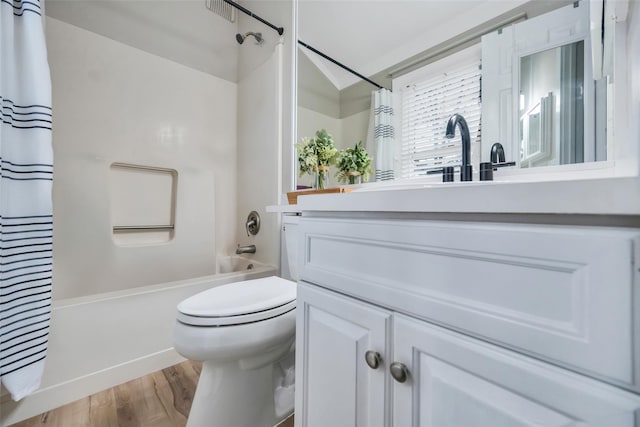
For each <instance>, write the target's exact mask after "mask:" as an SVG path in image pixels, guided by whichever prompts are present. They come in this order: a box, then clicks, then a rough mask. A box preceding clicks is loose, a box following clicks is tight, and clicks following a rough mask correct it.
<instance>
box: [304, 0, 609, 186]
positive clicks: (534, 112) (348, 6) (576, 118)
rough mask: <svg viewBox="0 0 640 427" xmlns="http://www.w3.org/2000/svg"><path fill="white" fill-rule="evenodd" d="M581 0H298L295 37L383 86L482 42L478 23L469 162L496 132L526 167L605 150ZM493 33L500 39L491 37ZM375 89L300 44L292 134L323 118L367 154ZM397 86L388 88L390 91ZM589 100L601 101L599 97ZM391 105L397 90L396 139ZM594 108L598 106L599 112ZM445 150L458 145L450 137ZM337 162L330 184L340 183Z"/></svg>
mask: <svg viewBox="0 0 640 427" xmlns="http://www.w3.org/2000/svg"><path fill="white" fill-rule="evenodd" d="M588 9H589V5H588V2H586V1H580V2H576V3H574V2H569V1H562V2H555V1H538V0H536V1H531V2H528V3H525V4H521V5H520V6H518V7H516V8H514V7H513V3H510V2H494V1H491V0H461V1H459V2H451V1H446V0H430V1H401V2H397V1H390V0H389V1H385V0H381V1H351V0H342V1H337V0H336V1H334V0H299V4H298V17H299V18H298V28H299V39H300V40H302V41H304V42H305V43H307V44H309V45H311V46H313V47H315V48H317V49H318V50H321V51H322V52H324V53H325V54H327V55H329V56H331V57H332V58H334V59H336V60H337V61H339V62H343V63H344V64H345V65H347V66H349V67H351V68H353V69H354V70H356V71H357V72H359V73H361V74H363V75H365V76H367V77H369V78H370V79H372V80H374V81H375V82H376V83H378V84H380V85H382V86H385V87H386V88H388V89H390V88H391V87H392V82H393V80H394V79H397V78H399V77H402V76H404V75H407V74H408V73H409V72H411V73H413V72H414V71H416V70H418V71H419V70H420V69H421V68H422V67H424V66H426V65H431V66H432V68H437V67H434V65H437V64H438V62H439V61H440V60H443V59H444V60H446V58H448V57H449V56H450V55H452V54H454V53H457V52H461V51H463V50H464V49H466V48H467V47H469V46H474V45H475V46H478V45H479V44H480V35H482V34H486V35H485V36H484V37H482V80H481V81H482V90H481V93H482V100H481V103H482V114H481V117H482V121H481V132H480V131H478V132H476V133H475V134H473V135H472V136H471V139H472V153H471V157H472V163H473V168H474V171H478V168H479V166H478V163H479V162H481V161H483V162H484V161H489V156H490V147H491V146H492V145H493V144H494V143H495V142H501V143H502V144H503V146H504V147H505V154H506V157H507V158H506V160H507V162H509V161H516V162H517V166H516V167H522V168H533V167H540V166H553V165H565V164H571V163H582V162H592V161H598V160H605V159H606V152H607V147H606V135H605V134H604V133H603V129H605V128H606V127H605V126H604V124H606V96H607V95H606V94H607V84H606V83H604V84H600V86H598V85H599V84H594V83H593V78H592V72H591V70H590V67H591V51H590V50H591V45H590V42H589V37H590V33H589V27H590V22H589V11H588ZM525 18H526V19H525ZM320 22H331V25H319V23H320ZM498 29H499V30H500V31H498ZM485 38H486V39H488V40H487V41H485ZM506 39H508V40H509V42H508V46H507V45H505V44H504V41H505V40H506ZM485 42H486V43H489V45H488V46H489V47H488V48H487V49H488V50H493V52H494V53H495V54H494V57H493V58H489V59H490V60H492V61H494V62H495V64H496V65H495V66H493V65H491V64H488V63H485V60H487V58H485V52H484V51H485ZM494 42H496V43H503V44H502V45H500V44H499V45H497V47H496V45H491V43H494ZM506 58H508V59H507V60H505V59H506ZM447 71H448V70H445V71H443V73H444V74H446V73H447ZM488 80H494V81H495V84H494V86H493V87H492V86H491V84H489V86H487V85H485V82H486V81H488ZM602 88H604V91H602ZM374 90H375V87H374V86H372V85H370V84H368V83H366V82H364V81H362V80H360V79H358V78H355V77H353V75H350V74H348V73H347V72H345V71H343V70H342V69H340V68H338V67H337V66H336V65H334V64H332V63H330V62H328V61H325V60H323V59H321V58H319V57H317V55H314V53H312V52H310V51H309V50H306V49H305V48H304V47H299V50H298V127H297V137H296V141H300V140H301V139H302V137H305V136H312V135H313V134H314V133H315V131H316V130H318V129H326V130H327V131H329V133H331V134H332V135H333V136H334V140H335V142H336V148H338V149H342V148H346V147H349V146H352V145H354V144H355V143H356V142H358V141H360V140H361V141H363V143H365V146H366V148H367V150H368V151H369V153H370V154H375V149H372V147H371V146H370V145H369V144H368V141H367V140H368V138H370V135H371V131H370V129H369V127H370V126H369V120H370V116H371V115H372V114H371V92H372V91H374ZM397 92H398V91H396V90H395V88H394V93H393V96H394V98H395V97H396V95H397ZM596 94H598V97H596ZM492 97H493V100H492ZM495 99H497V101H496V100H495ZM596 104H599V105H605V107H599V108H598V109H596V108H595V105H596ZM396 106H397V103H396V101H395V100H394V110H395V114H396V128H395V134H396V141H395V143H396V145H398V144H400V143H401V141H400V140H399V138H402V137H403V136H402V135H399V134H400V133H401V132H400V130H399V125H398V124H399V123H401V121H402V117H399V113H400V112H399V108H396ZM597 110H600V111H603V113H601V114H600V115H599V116H598V117H596V111H597ZM505 112H508V114H507V113H505ZM592 118H593V119H592ZM594 123H598V124H595V125H594ZM445 124H446V123H442V125H443V128H444V125H445ZM492 127H494V129H492ZM442 133H443V132H442ZM438 135H439V133H438ZM596 135H599V136H598V137H596ZM600 136H604V137H603V138H601V137H600ZM441 137H442V141H443V142H445V138H444V134H443V135H442V136H441ZM596 139H597V140H598V144H596ZM452 141H453V140H452ZM455 141H456V142H457V141H458V139H457V137H456V140H455ZM449 142H450V141H449ZM447 145H448V146H450V145H451V144H447ZM450 150H451V151H452V154H456V155H457V152H458V149H457V148H456V149H455V150H453V149H451V148H450ZM454 151H455V153H454ZM603 153H604V154H603ZM402 155H403V153H401V152H400V150H399V149H398V150H397V151H396V169H395V172H396V175H395V176H396V178H403V177H404V176H406V173H405V170H403V168H402V167H400V163H399V162H398V159H397V157H399V156H402ZM447 155H449V154H447ZM374 163H375V159H374ZM295 169H296V170H298V167H297V164H296V165H295ZM334 173H335V172H332V173H331V175H330V182H329V185H335V184H337V182H336V180H335V179H334V176H333V175H334ZM427 173H428V171H427V170H421V171H419V173H418V174H415V173H414V175H415V176H420V175H424V174H427ZM403 175H404V176H403ZM475 179H477V178H475ZM305 180H307V181H308V180H309V179H308V178H307V177H305V178H303V179H302V180H300V181H299V182H300V183H305V182H307V181H305Z"/></svg>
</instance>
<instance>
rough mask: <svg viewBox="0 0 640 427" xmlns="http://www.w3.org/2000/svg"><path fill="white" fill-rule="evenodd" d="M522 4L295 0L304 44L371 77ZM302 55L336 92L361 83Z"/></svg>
mask: <svg viewBox="0 0 640 427" xmlns="http://www.w3.org/2000/svg"><path fill="white" fill-rule="evenodd" d="M524 3H526V0H299V4H298V35H299V39H300V40H302V41H304V42H305V43H307V44H309V45H311V46H313V47H315V48H316V49H318V50H320V51H322V52H324V53H325V54H327V55H329V56H331V57H332V58H334V59H336V60H338V61H339V62H342V63H343V64H345V65H347V66H349V67H351V68H352V69H354V70H356V71H357V72H359V73H360V74H363V75H365V76H372V75H374V74H376V73H379V72H381V71H383V70H386V69H389V68H390V67H392V66H394V65H395V64H398V63H399V62H402V61H403V60H406V59H407V58H410V57H412V56H414V55H417V54H419V53H421V52H424V51H425V50H427V49H429V48H430V47H433V46H435V45H437V44H439V43H442V42H445V41H447V40H449V39H451V38H453V37H455V36H456V35H458V34H460V33H462V32H464V31H466V30H469V29H471V28H474V27H476V26H478V25H480V24H482V23H483V22H486V21H489V20H490V19H492V18H495V17H497V16H499V15H502V14H504V13H506V12H508V11H509V10H512V9H514V8H517V7H519V6H521V5H523V4H524ZM300 51H302V52H303V53H304V54H306V55H307V56H308V57H309V59H311V60H312V61H313V62H314V63H315V65H316V66H317V67H318V68H320V69H321V71H322V72H323V73H324V74H325V75H326V76H327V77H328V78H329V80H331V82H332V83H333V84H334V85H335V86H336V87H337V88H338V89H344V88H346V87H348V86H350V85H352V84H354V83H357V82H358V81H360V79H359V78H358V77H356V76H354V75H352V74H350V73H348V72H346V71H344V70H342V69H341V68H339V67H338V66H336V65H334V64H331V63H330V62H329V61H326V60H324V59H322V58H321V57H319V56H318V55H316V54H314V53H312V52H310V51H308V50H307V49H305V48H301V49H300Z"/></svg>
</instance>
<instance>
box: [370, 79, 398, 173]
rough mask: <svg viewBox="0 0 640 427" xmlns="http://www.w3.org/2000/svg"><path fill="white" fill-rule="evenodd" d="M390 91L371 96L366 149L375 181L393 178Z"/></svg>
mask: <svg viewBox="0 0 640 427" xmlns="http://www.w3.org/2000/svg"><path fill="white" fill-rule="evenodd" d="M391 94H392V93H391V91H390V90H387V89H384V88H383V89H380V90H377V91H374V92H372V94H371V115H370V116H369V134H368V137H367V147H369V149H370V153H371V154H373V157H374V162H375V168H376V181H388V180H392V179H393V178H394V173H393V171H394V153H395V148H394V134H395V132H394V127H393V103H392V97H391Z"/></svg>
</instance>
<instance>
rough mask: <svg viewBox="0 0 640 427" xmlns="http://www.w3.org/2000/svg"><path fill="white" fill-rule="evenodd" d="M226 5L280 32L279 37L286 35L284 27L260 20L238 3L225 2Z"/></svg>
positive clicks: (226, 0)
mask: <svg viewBox="0 0 640 427" xmlns="http://www.w3.org/2000/svg"><path fill="white" fill-rule="evenodd" d="M224 2H225V3H227V4H229V5H231V6H233V7H235V8H236V9H238V10H239V11H240V12H244V13H246V14H247V15H249V16H250V17H252V18H253V19H257V20H258V21H260V22H262V23H263V24H264V25H266V26H267V27H270V28H273V29H274V30H276V31H277V32H278V34H279V35H282V34H283V33H284V28H282V27H276V26H275V25H273V24H272V23H271V22H269V21H265V20H264V19H262V18H260V17H259V16H258V15H255V14H254V13H253V12H251V11H250V10H249V9H247V8H245V7H242V6H240V5H239V4H238V3H236V2H234V1H232V0H224Z"/></svg>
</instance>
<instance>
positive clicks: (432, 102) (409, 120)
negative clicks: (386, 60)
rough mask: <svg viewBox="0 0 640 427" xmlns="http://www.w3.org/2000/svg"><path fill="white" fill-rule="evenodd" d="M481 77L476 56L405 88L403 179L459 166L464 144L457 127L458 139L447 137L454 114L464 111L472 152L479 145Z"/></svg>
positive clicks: (403, 102)
mask: <svg viewBox="0 0 640 427" xmlns="http://www.w3.org/2000/svg"><path fill="white" fill-rule="evenodd" d="M480 78H481V70H480V60H476V59H474V60H473V61H472V62H468V63H466V64H462V65H460V64H458V66H457V67H455V68H452V69H451V70H448V71H447V72H446V73H439V74H437V75H431V76H429V77H428V78H425V79H423V80H420V81H415V82H413V83H411V84H407V85H405V86H404V87H403V88H402V90H401V94H400V97H401V104H400V106H401V135H402V137H401V153H400V166H401V171H400V172H401V175H402V177H403V178H412V177H416V176H420V175H425V174H426V173H427V171H429V170H433V169H439V168H442V167H443V166H459V165H460V163H461V157H462V147H461V142H460V138H459V135H458V129H456V138H452V139H447V138H445V129H446V126H447V121H448V119H449V117H451V115H452V114H454V113H458V114H461V115H462V116H463V117H464V118H465V120H466V121H467V124H468V125H469V133H470V135H471V144H472V145H471V150H472V152H473V151H474V148H475V147H476V146H479V144H480V110H481V102H480V98H481V93H480ZM472 157H473V154H472Z"/></svg>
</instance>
